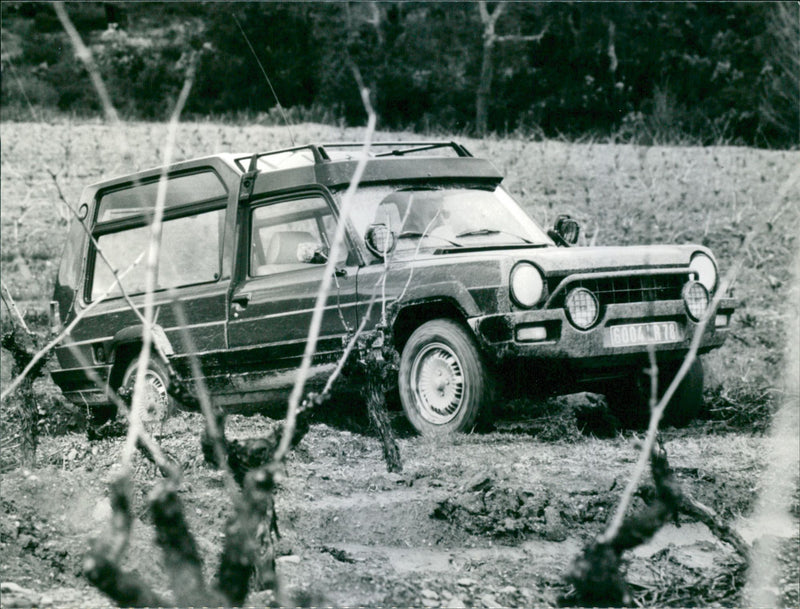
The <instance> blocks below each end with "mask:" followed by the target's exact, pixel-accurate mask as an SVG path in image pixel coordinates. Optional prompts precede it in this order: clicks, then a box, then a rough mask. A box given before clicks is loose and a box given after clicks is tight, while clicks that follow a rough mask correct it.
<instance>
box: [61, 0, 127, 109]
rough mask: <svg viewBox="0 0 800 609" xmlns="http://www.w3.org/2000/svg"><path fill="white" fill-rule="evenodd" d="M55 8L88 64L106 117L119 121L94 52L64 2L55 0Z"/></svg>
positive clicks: (84, 62)
mask: <svg viewBox="0 0 800 609" xmlns="http://www.w3.org/2000/svg"><path fill="white" fill-rule="evenodd" d="M53 10H55V12H56V15H58V20H59V21H61V25H62V26H63V27H64V30H65V31H66V32H67V35H68V36H69V39H70V41H71V42H72V46H73V47H74V48H75V53H76V55H77V56H78V58H79V59H80V60H81V61H82V62H83V64H84V65H85V66H86V70H87V71H88V72H89V77H90V78H91V79H92V84H93V85H94V88H95V89H96V90H97V94H98V95H99V96H100V101H101V102H102V104H103V111H104V112H105V113H106V118H107V119H108V120H109V121H111V122H112V123H119V115H118V114H117V111H116V109H114V104H112V103H111V96H109V94H108V89H106V85H105V83H104V82H103V78H102V76H101V75H100V70H98V68H97V64H95V62H94V58H93V57H92V52H91V51H90V50H89V48H88V47H87V46H86V45H85V44H83V40H81V35H80V34H79V33H78V30H76V29H75V26H74V25H73V24H72V21H71V20H70V18H69V15H67V11H66V10H65V9H64V3H63V2H54V3H53Z"/></svg>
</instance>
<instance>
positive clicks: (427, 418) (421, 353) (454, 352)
mask: <svg viewBox="0 0 800 609" xmlns="http://www.w3.org/2000/svg"><path fill="white" fill-rule="evenodd" d="M398 385H399V389H400V401H401V403H402V405H403V410H404V411H405V414H406V417H408V420H409V421H410V422H411V424H412V425H413V426H414V428H415V429H416V430H417V431H418V432H419V433H421V434H423V435H435V434H448V433H452V432H458V431H470V430H471V429H472V428H473V427H474V426H475V424H476V423H477V421H478V416H479V414H480V412H481V407H482V406H483V405H484V404H485V403H486V402H487V401H488V400H489V399H490V396H491V391H490V385H491V378H490V374H489V371H488V369H487V368H486V365H485V364H484V362H483V359H482V358H481V354H480V352H479V351H478V347H477V345H476V344H475V341H474V340H473V339H472V337H471V336H470V335H469V333H468V332H467V330H466V329H464V328H463V327H462V326H461V325H460V324H458V323H456V322H454V321H451V320H448V319H436V320H433V321H429V322H427V323H424V324H422V325H421V326H420V327H419V328H417V329H416V330H414V332H413V333H412V334H411V337H410V338H409V339H408V342H407V343H406V344H405V346H404V347H403V353H402V355H401V357H400V372H399V376H398Z"/></svg>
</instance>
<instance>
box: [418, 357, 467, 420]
mask: <svg viewBox="0 0 800 609" xmlns="http://www.w3.org/2000/svg"><path fill="white" fill-rule="evenodd" d="M464 389H465V379H464V374H463V372H462V366H461V362H460V361H459V359H458V356H456V354H455V352H454V351H453V350H452V349H451V348H450V347H448V346H447V345H445V344H443V343H431V344H429V345H426V346H425V347H423V348H422V349H421V350H420V352H419V353H418V354H417V356H416V357H415V358H414V362H413V364H412V365H411V391H412V394H413V396H414V401H415V402H416V403H417V406H418V408H419V412H420V414H421V415H422V417H423V418H424V419H425V420H426V421H428V422H429V423H433V424H435V425H444V424H445V423H449V422H450V421H452V420H453V419H454V418H456V416H457V415H458V413H459V411H460V409H461V406H462V404H463V403H464Z"/></svg>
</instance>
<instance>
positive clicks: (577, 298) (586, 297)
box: [566, 288, 600, 330]
mask: <svg viewBox="0 0 800 609" xmlns="http://www.w3.org/2000/svg"><path fill="white" fill-rule="evenodd" d="M566 304H567V316H568V317H569V320H570V321H571V322H572V323H573V325H575V326H576V327H578V328H580V329H581V330H586V329H587V328H589V327H591V326H592V325H593V324H594V322H596V321H597V316H598V314H599V313H600V305H599V304H598V302H597V297H596V296H595V295H594V294H592V293H591V292H590V291H589V290H587V289H586V288H575V289H574V290H572V291H571V292H570V293H569V294H568V295H567V303H566Z"/></svg>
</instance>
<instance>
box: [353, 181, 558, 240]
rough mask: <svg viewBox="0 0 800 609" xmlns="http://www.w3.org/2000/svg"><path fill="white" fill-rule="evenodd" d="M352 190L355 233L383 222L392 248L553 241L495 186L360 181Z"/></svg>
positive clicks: (363, 232)
mask: <svg viewBox="0 0 800 609" xmlns="http://www.w3.org/2000/svg"><path fill="white" fill-rule="evenodd" d="M355 196H356V200H355V201H354V207H353V212H352V214H351V220H352V222H353V224H354V225H355V227H356V230H357V231H358V233H359V234H360V236H361V237H362V238H363V236H364V234H365V232H366V230H367V228H368V227H369V226H370V225H371V224H383V225H386V226H387V227H388V228H389V229H390V230H391V231H393V232H394V233H395V234H396V235H397V237H398V239H397V249H412V248H417V247H418V246H420V247H436V248H439V247H483V246H489V247H491V246H498V245H525V244H531V245H537V246H541V245H551V244H552V241H551V240H550V238H549V237H548V236H547V235H546V234H545V232H544V231H543V230H542V229H541V228H539V226H538V225H537V224H536V223H535V222H534V221H533V220H532V219H531V218H530V217H529V216H528V215H527V214H526V213H525V212H524V211H523V210H522V209H521V208H520V206H519V205H518V204H517V202H516V201H514V199H512V198H511V196H510V195H509V194H508V193H507V192H506V191H505V190H503V189H502V188H500V187H497V188H495V189H493V190H483V189H480V188H464V187H450V188H432V189H420V188H401V189H398V188H397V186H396V185H395V186H393V187H389V186H365V187H362V188H360V189H359V190H358V191H357V193H356V195H355ZM420 242H421V243H420Z"/></svg>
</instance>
